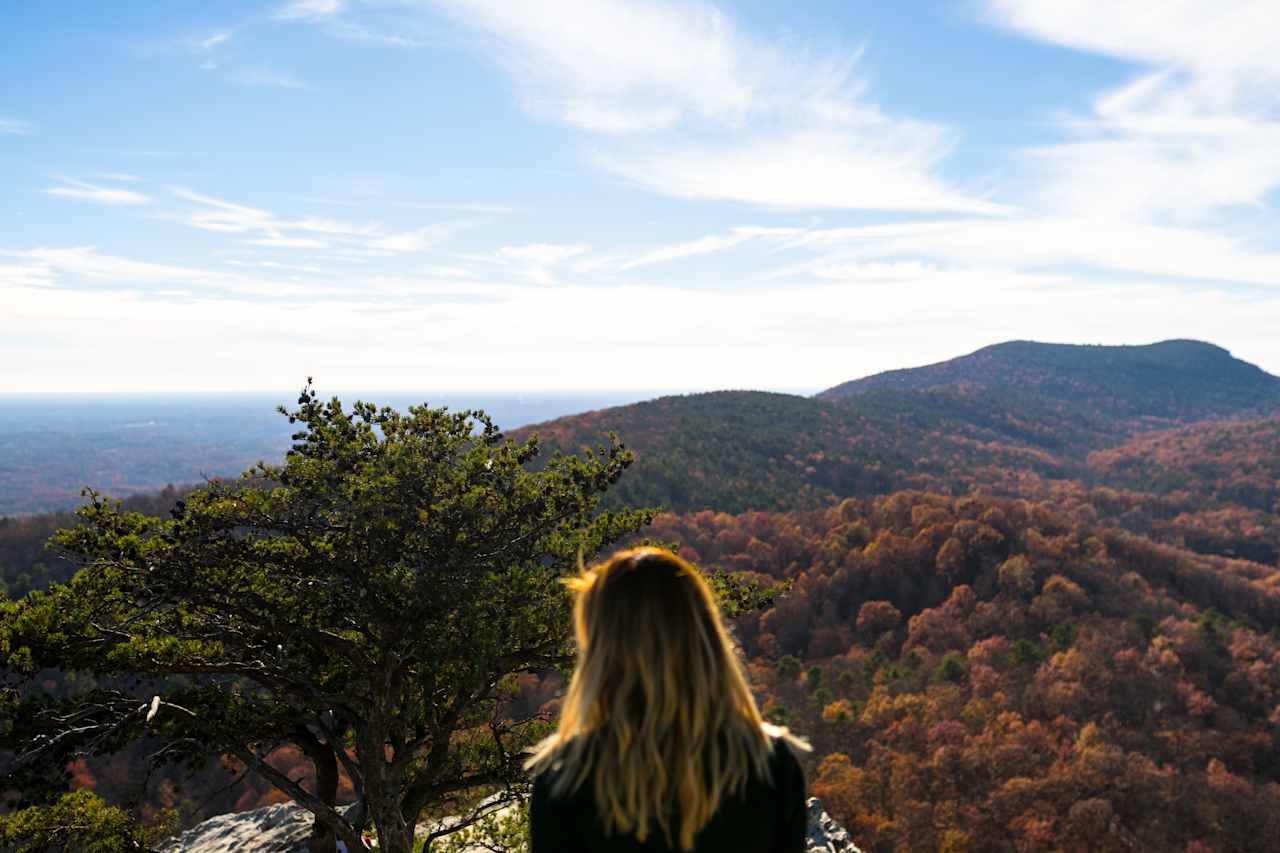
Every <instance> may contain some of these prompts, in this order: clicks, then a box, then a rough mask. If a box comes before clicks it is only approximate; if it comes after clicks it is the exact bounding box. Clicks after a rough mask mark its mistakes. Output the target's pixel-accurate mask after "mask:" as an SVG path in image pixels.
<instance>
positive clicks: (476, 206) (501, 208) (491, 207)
mask: <svg viewBox="0 0 1280 853" xmlns="http://www.w3.org/2000/svg"><path fill="white" fill-rule="evenodd" d="M334 203H335V204H337V203H338V202H334ZM393 206H395V207H402V208H406V209H409V210H457V211H461V212H463V213H499V214H503V213H519V212H520V211H521V210H522V209H523V208H521V207H518V206H516V205H511V204H496V203H492V202H485V201H457V202H429V201H397V202H394V203H393Z"/></svg>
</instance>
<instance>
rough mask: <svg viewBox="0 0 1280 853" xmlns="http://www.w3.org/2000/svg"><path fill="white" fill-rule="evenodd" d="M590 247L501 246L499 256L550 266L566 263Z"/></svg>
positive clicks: (547, 244)
mask: <svg viewBox="0 0 1280 853" xmlns="http://www.w3.org/2000/svg"><path fill="white" fill-rule="evenodd" d="M590 248H591V247H590V246H588V245H585V244H581V243H579V244H574V245H564V244H558V243H529V244H527V245H524V246H503V247H502V249H501V251H500V254H501V255H502V256H503V257H504V258H511V259H512V260H516V261H527V262H529V263H534V264H541V265H550V264H558V263H561V262H562V261H567V260H569V258H573V257H576V256H578V255H581V254H582V253H583V252H585V251H587V250H588V249H590Z"/></svg>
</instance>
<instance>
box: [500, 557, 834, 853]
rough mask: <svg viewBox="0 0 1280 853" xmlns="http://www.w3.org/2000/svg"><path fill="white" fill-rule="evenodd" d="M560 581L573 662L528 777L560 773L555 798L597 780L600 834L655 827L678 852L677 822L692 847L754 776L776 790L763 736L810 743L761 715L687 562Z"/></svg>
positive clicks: (629, 565)
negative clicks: (568, 596)
mask: <svg viewBox="0 0 1280 853" xmlns="http://www.w3.org/2000/svg"><path fill="white" fill-rule="evenodd" d="M564 583H565V584H566V585H567V586H568V587H569V589H571V590H572V591H573V592H574V593H575V596H576V598H575V602H574V627H575V632H576V635H577V641H578V660H577V666H576V668H575V670H574V673H573V677H572V679H571V680H570V683H569V690H568V692H567V693H566V695H565V698H564V703H563V706H562V708H561V711H560V725H559V728H558V729H557V731H556V732H555V733H554V734H552V735H550V736H548V737H547V738H545V739H544V740H542V741H541V742H540V743H539V744H538V745H537V746H536V747H535V748H534V752H533V756H532V757H531V758H530V759H529V760H528V761H526V762H525V768H526V769H527V770H530V771H532V772H533V773H534V774H538V773H541V772H543V771H545V770H550V769H555V770H557V771H558V772H557V773H556V775H555V776H554V778H553V779H552V780H551V786H550V792H551V794H552V795H553V796H557V797H560V796H567V795H570V794H572V793H573V792H574V791H576V790H577V789H578V788H579V787H581V785H582V784H583V783H584V782H585V781H586V779H587V778H588V776H590V775H593V776H594V780H593V793H594V796H595V802H596V810H597V813H598V814H599V817H600V819H601V822H602V823H603V825H604V827H605V831H606V833H608V834H610V835H612V834H613V833H615V832H617V833H620V834H623V835H634V836H635V838H636V839H637V840H638V841H640V842H641V843H644V841H645V840H646V839H647V838H648V836H649V831H650V828H651V826H652V825H653V824H655V823H656V824H657V826H658V827H659V828H660V829H661V830H662V834H663V836H664V838H665V839H666V842H667V846H668V847H674V846H675V845H674V844H673V843H672V829H673V827H672V817H674V816H676V815H678V816H679V827H678V836H679V842H680V845H679V846H680V849H682V850H692V849H693V840H694V836H695V835H696V834H697V833H698V831H699V830H701V829H702V828H703V827H704V826H705V825H706V824H707V822H708V821H709V820H710V819H711V817H712V815H713V814H715V811H716V809H717V807H718V806H719V805H720V802H721V800H722V798H724V797H725V796H726V795H727V794H729V793H730V792H732V793H734V794H735V795H740V794H741V793H742V792H743V791H744V789H745V787H746V784H747V780H748V777H749V775H750V773H751V769H752V768H754V769H755V772H756V774H757V776H758V777H760V778H763V779H765V780H767V781H770V782H771V781H772V774H771V773H770V769H769V757H770V753H771V751H772V744H771V742H770V736H771V735H772V736H774V737H782V738H784V739H786V740H787V741H788V742H790V743H791V744H792V745H794V746H795V747H797V748H798V749H802V750H806V751H807V750H809V749H810V748H811V747H810V746H809V744H808V743H807V742H805V741H804V740H803V739H801V738H799V737H797V736H795V735H794V734H792V733H790V732H788V731H787V729H786V728H784V727H780V726H774V725H772V724H770V723H767V722H765V721H764V720H763V719H762V718H761V716H760V710H759V708H758V707H757V706H756V702H755V699H754V697H752V695H751V690H750V688H748V686H747V679H746V675H745V672H744V670H743V666H742V663H741V661H740V659H739V657H738V655H737V653H736V652H735V650H734V645H733V641H732V639H731V638H730V636H729V632H728V631H727V630H726V629H725V626H724V621H723V619H722V617H721V615H720V608H719V606H718V605H717V604H716V599H715V594H714V593H713V592H712V590H711V587H710V586H708V585H707V582H706V580H705V579H704V578H703V577H702V575H701V573H700V572H699V571H698V570H697V569H696V568H695V567H694V566H693V565H692V564H690V563H689V562H688V561H686V560H683V559H681V558H680V557H678V556H676V555H675V554H673V553H671V552H670V551H665V550H662V549H660V548H648V547H645V548H634V549H631V550H628V551H620V552H618V553H617V554H614V555H613V557H611V558H610V559H608V560H606V561H605V562H603V563H600V564H598V565H596V566H593V567H591V568H590V569H583V570H581V571H580V572H579V574H578V576H576V577H571V578H566V579H565V580H564ZM593 770H594V773H593Z"/></svg>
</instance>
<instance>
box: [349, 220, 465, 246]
mask: <svg viewBox="0 0 1280 853" xmlns="http://www.w3.org/2000/svg"><path fill="white" fill-rule="evenodd" d="M457 230H458V226H457V225H456V224H452V223H436V224H434V225H427V226H426V227H423V228H419V229H417V230H416V231H406V232H404V233H402V234H390V235H387V236H385V237H379V238H378V239H376V240H372V241H370V242H369V247H370V248H373V249H389V250H392V251H395V252H424V251H426V250H427V249H430V248H432V247H433V246H436V245H438V244H440V243H442V242H444V241H445V240H448V239H449V238H450V237H452V236H453V235H454V234H455V233H456V232H457Z"/></svg>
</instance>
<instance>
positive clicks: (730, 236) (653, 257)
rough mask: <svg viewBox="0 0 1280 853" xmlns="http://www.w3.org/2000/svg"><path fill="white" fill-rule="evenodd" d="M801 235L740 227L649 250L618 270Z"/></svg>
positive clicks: (792, 230) (796, 230) (792, 231)
mask: <svg viewBox="0 0 1280 853" xmlns="http://www.w3.org/2000/svg"><path fill="white" fill-rule="evenodd" d="M801 233H803V229H800V228H760V227H740V228H734V229H731V230H730V231H729V232H728V233H726V234H708V235H707V236H705V237H699V238H698V239H696V240H688V241H686V242H683V243H673V244H671V245H669V246H660V247H659V248H657V249H651V250H650V251H648V252H645V253H644V254H642V255H640V256H639V257H637V258H633V259H631V260H629V261H627V262H625V263H623V264H621V265H620V266H619V267H618V269H619V270H630V269H635V268H636V267H644V266H649V265H650V264H658V263H665V262H667V261H675V260H681V259H683V258H689V257H693V256H694V255H705V254H708V253H710V252H720V251H723V250H725V249H731V248H733V247H734V246H738V245H740V244H742V243H745V242H747V241H748V240H754V239H755V238H757V237H791V236H796V235H799V234H801Z"/></svg>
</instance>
